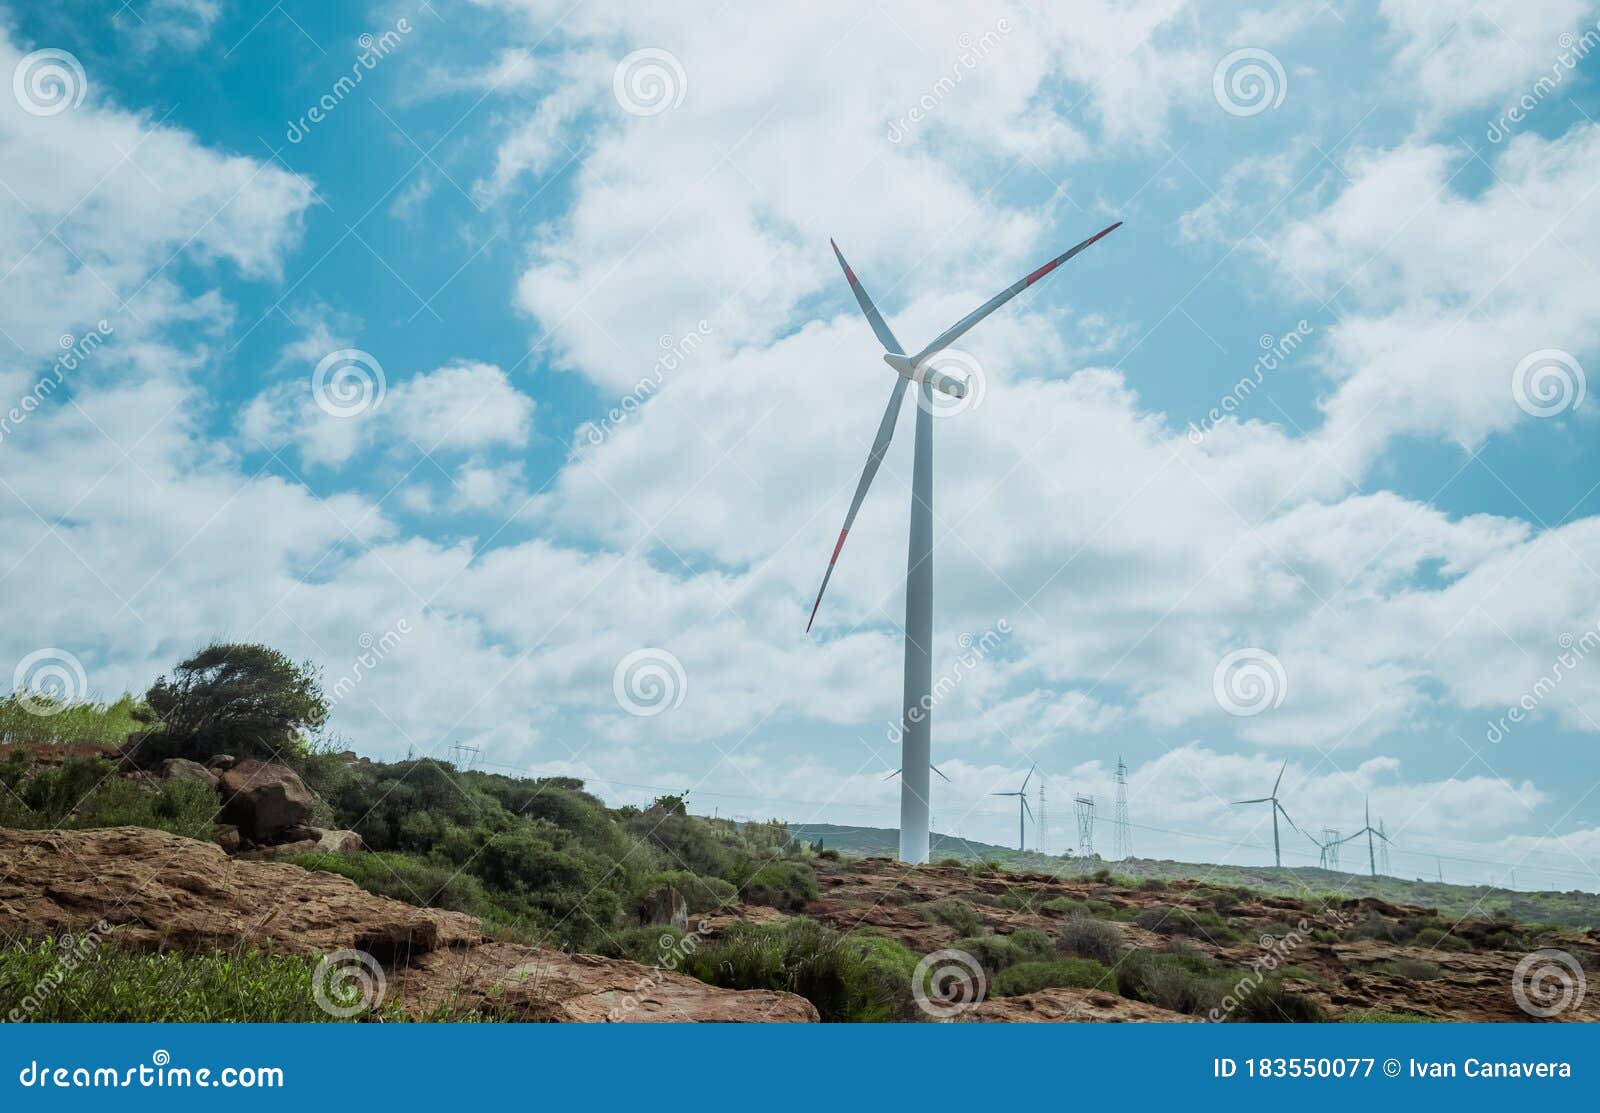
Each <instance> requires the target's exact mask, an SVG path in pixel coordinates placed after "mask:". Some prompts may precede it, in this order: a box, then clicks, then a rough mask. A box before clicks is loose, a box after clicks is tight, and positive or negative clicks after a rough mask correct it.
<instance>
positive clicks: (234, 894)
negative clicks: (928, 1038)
mask: <svg viewBox="0 0 1600 1113" xmlns="http://www.w3.org/2000/svg"><path fill="white" fill-rule="evenodd" d="M0 878H3V880H0V933H3V935H4V936H5V938H6V940H7V941H10V940H15V939H40V938H46V937H60V936H61V935H63V934H64V933H83V932H87V931H91V930H95V929H96V925H97V924H102V923H103V924H106V925H109V927H110V929H111V930H110V938H111V939H112V940H113V941H114V942H115V943H116V944H118V945H120V946H124V947H132V948H136V949H145V950H154V949H160V948H174V949H184V950H193V949H201V948H205V949H213V948H214V949H222V950H227V949H232V948H242V947H250V948H260V949H271V950H277V951H284V952H288V953H292V954H304V955H320V954H327V953H330V952H335V951H338V950H340V949H344V948H351V949H356V950H360V951H364V952H366V953H367V954H370V955H372V956H373V957H374V958H375V959H376V960H377V961H378V962H380V963H381V964H382V965H383V966H384V967H385V968H386V971H387V975H388V976H387V992H388V993H389V994H391V995H392V996H393V998H394V1000H396V1001H398V1002H399V1003H400V1004H401V1006H402V1007H404V1008H406V1009H408V1010H411V1011H414V1012H415V1013H417V1014H418V1015H424V1014H426V1012H427V1011H428V1009H429V1008H430V1007H431V1006H434V1005H437V1004H439V1003H441V1002H445V1001H449V1002H451V1003H452V1004H453V1005H455V1006H457V1007H463V1006H465V1007H469V1008H470V1007H473V1006H480V1005H481V1006H486V1007H487V1008H488V1010H489V1011H490V1013H491V1014H492V1015H494V1016H495V1017H497V1018H504V1019H509V1020H526V1021H607V1020H614V1021H741V1022H746V1021H747V1022H767V1021H811V1020H816V1019H817V1012H816V1010H815V1009H814V1008H813V1007H812V1006H811V1004H810V1003H809V1002H807V1001H806V1000H805V999H804V998H801V997H797V996H794V995H793V994H788V993H775V992H770V991H765V990H729V989H718V988H715V987H713V986H709V985H706V984H705V983H704V982H701V981H697V980H695V979H693V978H688V977H684V976H683V975H681V974H675V973H671V972H668V971H665V970H660V969H652V968H650V967H646V966H642V965H640V964H638V963H634V962H627V961H624V960H621V959H608V958H599V957H596V956H592V955H574V954H568V953H564V952H562V951H557V950H551V949H545V948H538V947H530V946H526V945H522V944H515V943H503V942H494V941H492V940H489V939H486V938H485V936H484V933H483V929H482V925H481V924H480V923H479V922H478V921H477V920H475V919H474V918H472V917H470V916H465V915H462V914H460V913H457V912H446V911H441V910H438V909H428V908H416V907H413V906H411V905H408V904H403V903H401V902H400V901H397V900H391V899H389V898H387V897H380V896H375V895H373V894H371V893H368V892H365V891H363V890H362V889H360V888H358V887H357V886H356V885H355V884H354V883H352V882H350V881H347V880H345V879H344V878H341V877H336V876H334V875H332V874H328V873H322V872H317V871H311V870H305V869H301V868H300V867H298V866H292V865H284V864H277V863H272V862H265V861H252V860H247V859H242V858H237V857H229V856H228V855H227V854H225V853H224V852H223V851H222V850H221V849H220V848H219V847H217V846H215V845H212V844H210V843H203V842H197V841H195V840H193V839H186V838H182V837H180V836H177V835H172V834H168V833H166V832H163V831H155V830H150V829H148V828H142V827H117V828H110V829H105V830H90V831H55V832H44V831H12V830H5V829H0Z"/></svg>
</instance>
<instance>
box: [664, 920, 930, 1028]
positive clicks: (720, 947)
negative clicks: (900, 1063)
mask: <svg viewBox="0 0 1600 1113" xmlns="http://www.w3.org/2000/svg"><path fill="white" fill-rule="evenodd" d="M916 965H917V956H916V955H914V954H912V953H911V952H910V951H909V950H907V949H906V947H905V946H904V945H903V944H901V943H900V942H898V941H897V940H894V939H889V938H887V937H884V936H869V935H841V934H840V933H839V932H836V931H834V930H833V929H832V928H829V927H827V926H825V925H823V924H820V923H817V922H816V921H815V920H808V919H805V918H801V917H797V918H795V919H791V920H786V921H783V922H781V923H768V924H751V923H740V924H735V925H733V926H732V927H730V928H729V929H728V931H727V932H725V933H724V934H723V935H722V936H720V937H718V938H717V939H715V940H712V941H710V942H708V943H705V944H703V945H702V946H700V947H698V948H697V949H696V950H695V952H694V953H693V954H692V955H690V956H688V958H687V960H686V962H685V964H684V971H685V972H686V973H689V974H692V975H694V976H695V977H698V978H700V979H701V980H702V981H705V982H709V983H710V984H712V985H718V986H724V987H726V988H729V989H776V990H783V991H785V992H789V993H798V994H799V995H800V996H802V997H804V998H806V999H807V1000H808V1001H810V1002H811V1003H812V1004H813V1005H815V1006H816V1007H817V1012H818V1014H819V1015H820V1016H821V1017H822V1019H823V1020H825V1021H846V1020H853V1021H886V1020H914V1019H916V1018H917V1017H916V1010H915V1008H914V1006H913V1004H912V998H911V976H912V974H913V972H914V971H915V969H916Z"/></svg>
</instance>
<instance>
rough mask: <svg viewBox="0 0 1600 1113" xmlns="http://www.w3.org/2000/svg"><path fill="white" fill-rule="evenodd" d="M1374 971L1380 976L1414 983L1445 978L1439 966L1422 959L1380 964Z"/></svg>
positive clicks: (1394, 960) (1397, 960)
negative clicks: (1383, 975)
mask: <svg viewBox="0 0 1600 1113" xmlns="http://www.w3.org/2000/svg"><path fill="white" fill-rule="evenodd" d="M1372 969H1373V970H1375V971H1377V972H1378V973H1380V974H1389V975H1391V976H1393V977H1396V978H1406V979H1408V980H1409V981H1413V982H1431V981H1434V980H1436V979H1438V978H1441V977H1443V976H1444V971H1442V970H1440V969H1439V967H1438V966H1436V965H1435V964H1433V963H1431V962H1428V961H1426V960H1424V959H1420V958H1397V959H1393V960H1391V961H1389V962H1380V963H1378V964H1376V965H1375V966H1373V967H1372Z"/></svg>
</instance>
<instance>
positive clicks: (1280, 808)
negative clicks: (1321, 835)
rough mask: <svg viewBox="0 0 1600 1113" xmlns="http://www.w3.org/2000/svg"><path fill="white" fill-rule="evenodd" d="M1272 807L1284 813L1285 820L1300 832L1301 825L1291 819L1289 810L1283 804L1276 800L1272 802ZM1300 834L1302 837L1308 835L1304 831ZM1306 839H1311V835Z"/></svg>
mask: <svg viewBox="0 0 1600 1113" xmlns="http://www.w3.org/2000/svg"><path fill="white" fill-rule="evenodd" d="M1272 806H1273V807H1275V808H1277V809H1278V811H1280V812H1282V813H1283V818H1284V819H1285V820H1286V821H1287V822H1288V824H1289V826H1290V827H1293V828H1294V829H1295V830H1296V831H1300V825H1299V824H1298V823H1296V822H1295V821H1294V820H1292V819H1290V818H1289V809H1287V808H1285V807H1284V806H1283V805H1282V804H1280V803H1278V802H1277V801H1276V800H1274V801H1273V802H1272ZM1300 833H1301V834H1302V835H1305V834H1306V833H1305V832H1304V831H1300ZM1306 838H1308V839H1309V838H1311V836H1310V835H1306ZM1312 841H1313V842H1315V841H1316V840H1315V839H1312Z"/></svg>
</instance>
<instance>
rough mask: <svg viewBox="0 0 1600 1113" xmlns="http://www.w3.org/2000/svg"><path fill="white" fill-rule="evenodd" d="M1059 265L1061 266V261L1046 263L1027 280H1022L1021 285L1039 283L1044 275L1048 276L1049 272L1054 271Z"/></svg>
mask: <svg viewBox="0 0 1600 1113" xmlns="http://www.w3.org/2000/svg"><path fill="white" fill-rule="evenodd" d="M1060 265H1061V260H1059V259H1055V260H1052V261H1051V262H1048V263H1046V264H1045V265H1044V266H1042V267H1040V268H1039V269H1038V270H1036V271H1034V272H1033V273H1032V274H1030V275H1029V276H1028V277H1027V278H1025V279H1023V283H1024V284H1025V285H1028V286H1032V285H1033V284H1034V283H1035V282H1037V281H1039V279H1041V278H1043V277H1044V276H1045V275H1047V274H1049V273H1050V272H1051V271H1053V270H1055V269H1056V268H1057V267H1059V266H1060Z"/></svg>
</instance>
